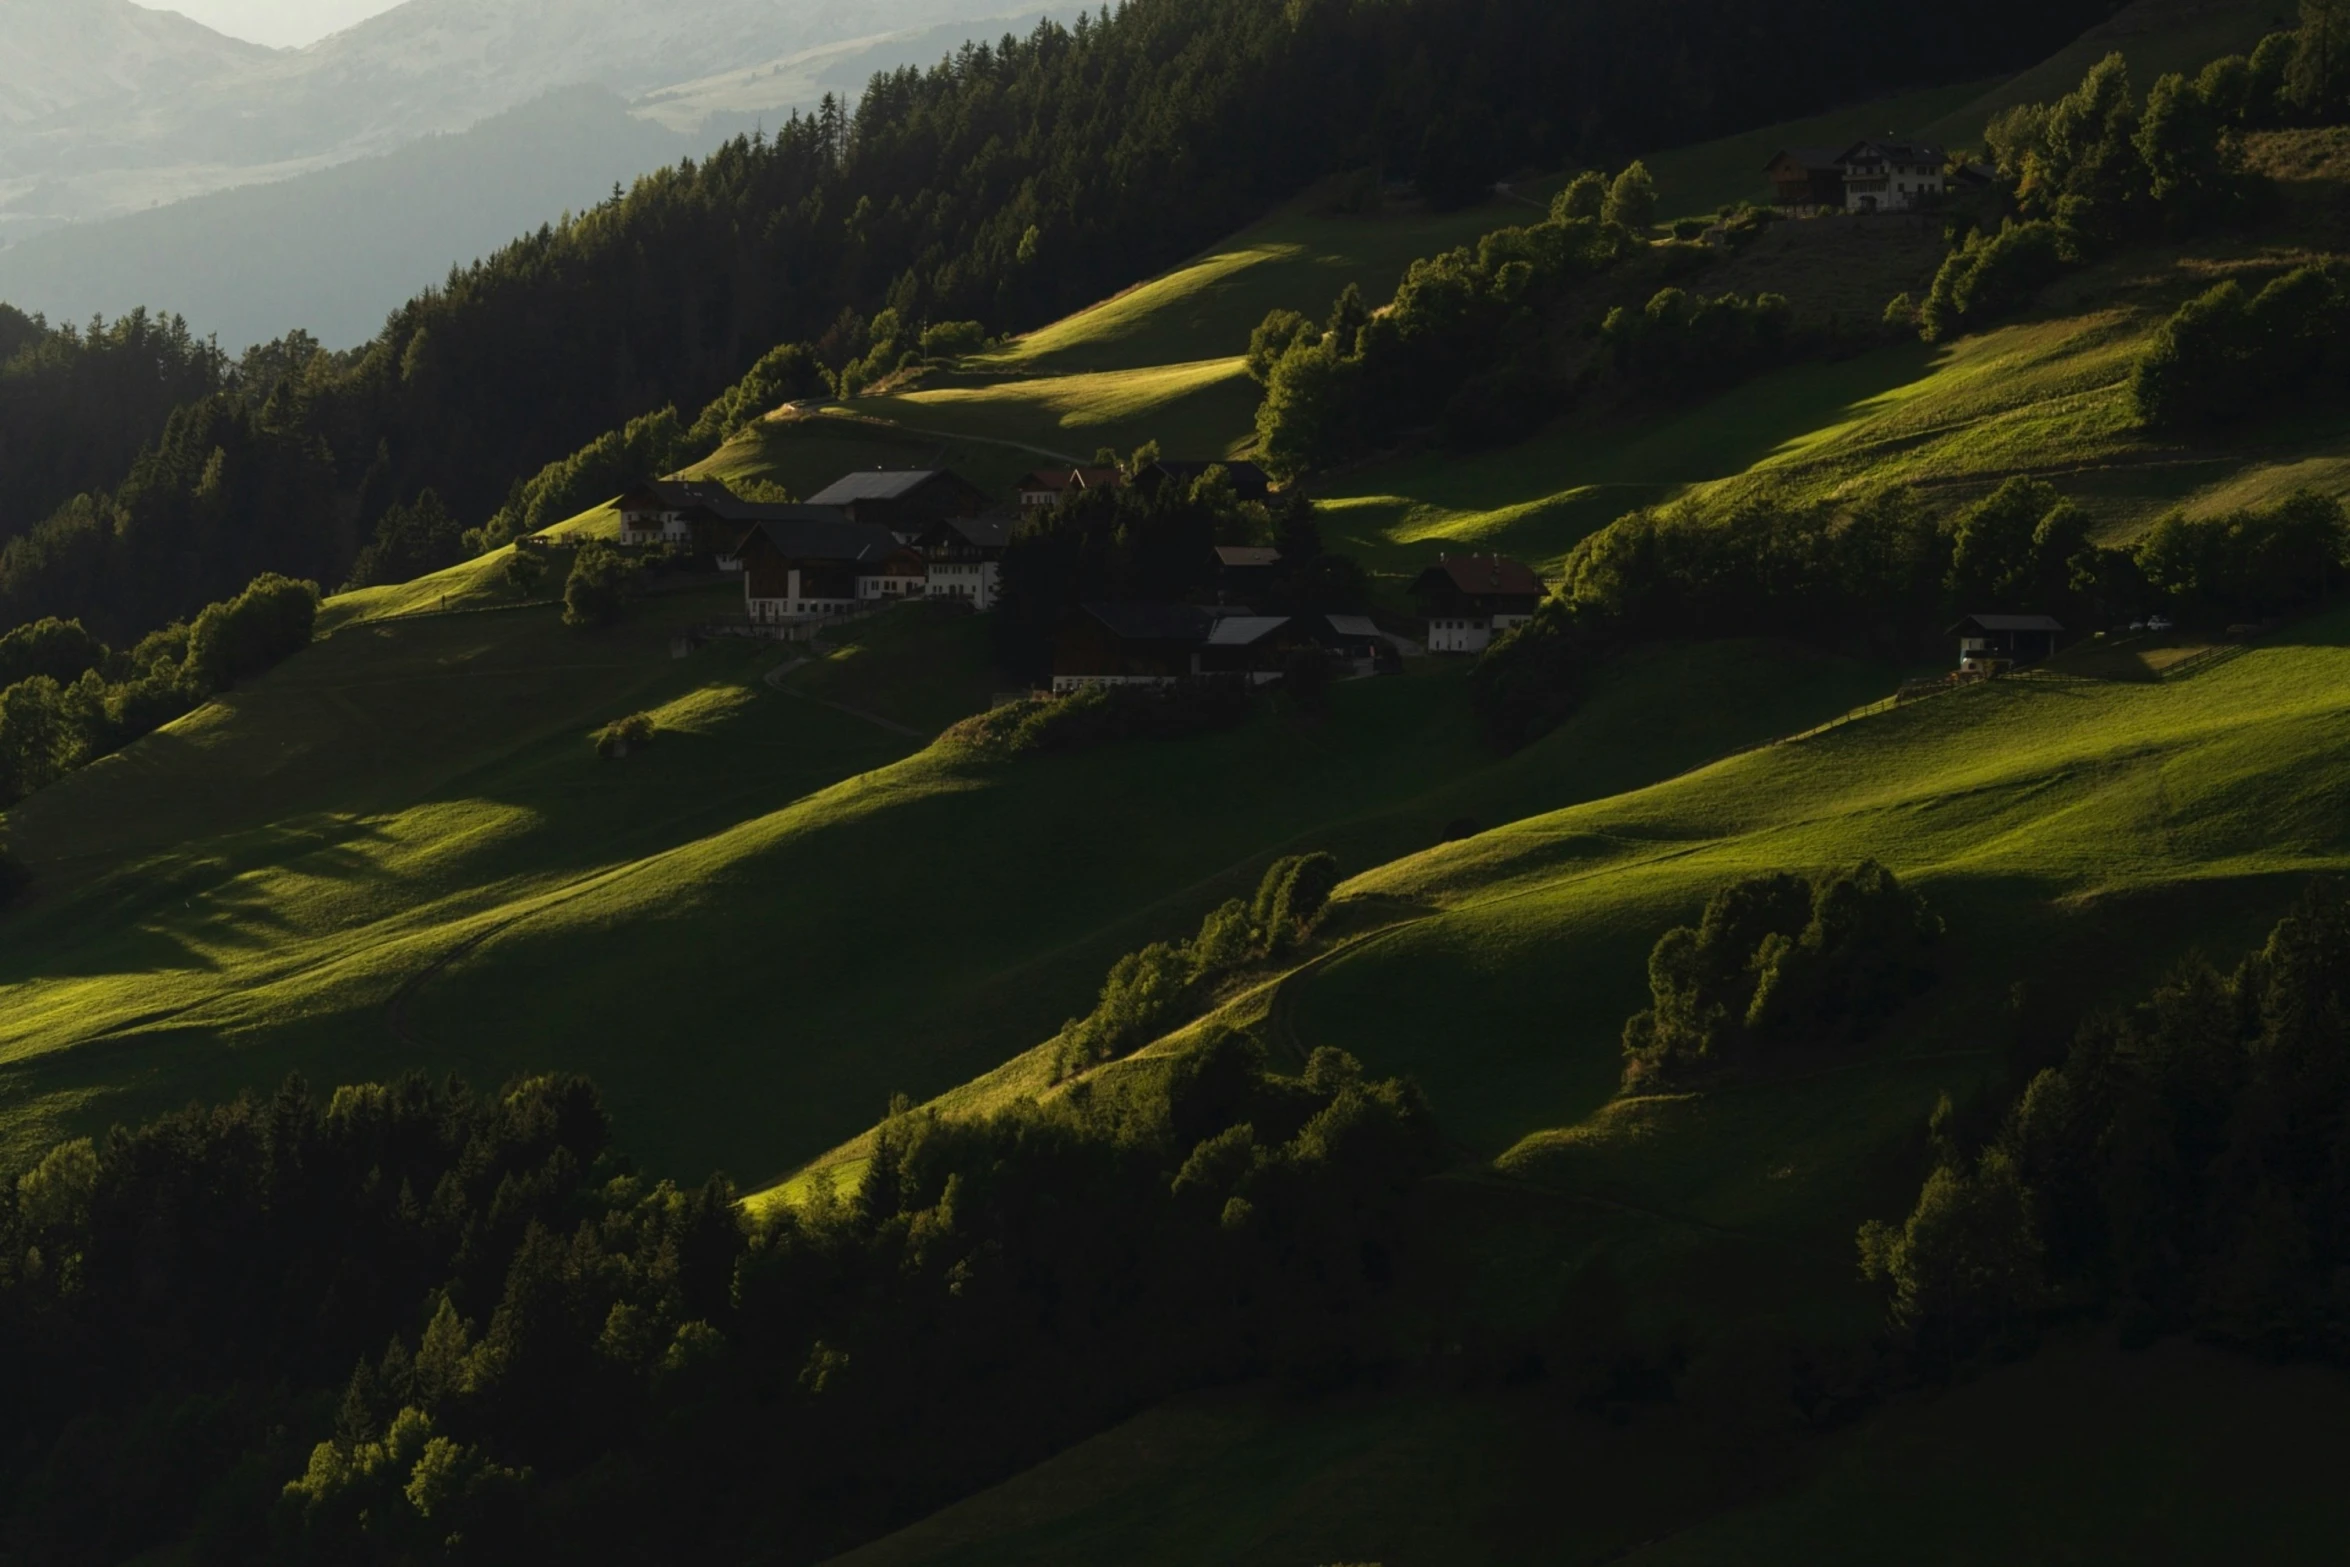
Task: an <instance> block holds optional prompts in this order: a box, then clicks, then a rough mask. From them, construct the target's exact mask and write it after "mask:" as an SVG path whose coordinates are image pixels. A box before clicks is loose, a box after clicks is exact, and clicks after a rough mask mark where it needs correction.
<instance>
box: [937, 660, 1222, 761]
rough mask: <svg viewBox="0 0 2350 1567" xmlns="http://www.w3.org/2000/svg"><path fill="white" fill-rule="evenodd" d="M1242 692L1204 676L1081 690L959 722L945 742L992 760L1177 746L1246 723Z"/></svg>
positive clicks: (1008, 705)
mask: <svg viewBox="0 0 2350 1567" xmlns="http://www.w3.org/2000/svg"><path fill="white" fill-rule="evenodd" d="M1248 712H1249V690H1248V686H1247V685H1246V684H1245V683H1244V682H1243V681H1241V680H1240V679H1238V678H1237V677H1234V678H1216V677H1206V678H1202V679H1197V680H1181V681H1177V682H1175V683H1174V684H1172V685H1163V686H1085V687H1082V688H1080V689H1078V690H1076V691H1072V692H1069V693H1068V694H1067V695H1065V696H1032V697H1029V698H1027V699H1025V700H1023V701H1019V702H1009V703H1006V704H1005V705H1004V706H1002V707H999V708H995V709H993V710H992V711H989V712H985V713H980V714H977V715H975V716H973V717H970V718H966V719H964V720H963V721H962V722H961V723H959V724H956V725H955V726H954V727H953V728H951V729H949V730H948V731H947V732H946V735H945V738H946V739H948V740H951V741H954V742H955V743H957V744H959V745H965V746H969V747H970V748H971V749H973V750H975V751H984V752H987V753H989V754H990V755H995V756H1054V755H1068V754H1071V753H1074V752H1079V751H1091V750H1094V749H1096V748H1098V747H1100V746H1105V745H1115V744H1117V743H1118V742H1120V741H1122V740H1181V739H1185V738H1188V737H1189V736H1192V735H1197V734H1212V733H1214V732H1216V731H1218V730H1222V729H1230V728H1232V727H1233V726H1235V725H1236V724H1238V723H1240V722H1241V720H1243V719H1245V718H1246V717H1248Z"/></svg>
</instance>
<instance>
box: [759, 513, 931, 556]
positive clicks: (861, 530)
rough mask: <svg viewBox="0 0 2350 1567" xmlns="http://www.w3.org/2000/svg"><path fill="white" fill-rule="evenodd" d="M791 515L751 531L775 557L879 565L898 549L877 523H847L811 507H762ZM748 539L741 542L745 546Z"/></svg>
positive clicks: (893, 538) (764, 522)
mask: <svg viewBox="0 0 2350 1567" xmlns="http://www.w3.org/2000/svg"><path fill="white" fill-rule="evenodd" d="M761 509H762V510H766V511H778V512H788V513H792V514H793V515H790V516H783V517H771V518H767V519H764V520H762V521H760V522H758V523H757V524H755V525H754V526H753V527H752V528H751V533H752V534H753V535H754V536H757V537H759V538H762V539H764V540H765V541H766V543H767V544H768V546H769V547H770V548H772V549H773V550H774V551H775V552H776V553H777V554H779V555H784V556H788V557H790V558H791V559H793V560H839V561H853V562H855V563H856V564H858V565H860V566H866V565H879V564H880V563H881V562H883V561H885V560H887V559H888V558H889V557H890V556H892V555H894V554H896V553H897V551H898V549H899V544H898V538H897V535H896V534H894V533H892V532H890V531H889V530H888V529H887V528H885V527H883V526H881V524H879V523H877V522H851V521H849V520H848V519H847V518H845V517H843V516H841V515H840V513H838V512H835V511H826V510H822V509H820V508H817V507H813V506H775V507H762V508H761ZM749 542H750V541H749V539H745V540H744V543H745V545H746V546H747V545H748V544H749Z"/></svg>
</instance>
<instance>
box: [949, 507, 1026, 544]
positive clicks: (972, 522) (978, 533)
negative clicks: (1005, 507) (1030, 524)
mask: <svg viewBox="0 0 2350 1567" xmlns="http://www.w3.org/2000/svg"><path fill="white" fill-rule="evenodd" d="M1017 526H1019V523H1018V520H1017V519H1015V518H1012V517H1007V516H1005V515H1004V514H1003V513H1001V512H985V513H982V514H981V515H979V516H977V517H941V518H939V519H938V521H936V522H935V523H932V524H931V527H932V528H934V529H935V528H952V529H954V530H955V531H956V532H957V533H959V534H961V535H962V536H963V538H964V541H965V542H966V543H970V544H975V545H977V546H978V547H979V548H981V549H1002V548H1003V547H1004V546H1005V545H1007V544H1009V543H1011V542H1012V530H1013V529H1014V528H1015V527H1017Z"/></svg>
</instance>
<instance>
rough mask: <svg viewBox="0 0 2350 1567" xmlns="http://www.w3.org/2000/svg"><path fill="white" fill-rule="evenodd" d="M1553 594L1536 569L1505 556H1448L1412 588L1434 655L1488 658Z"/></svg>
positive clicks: (1429, 570) (1443, 557) (1420, 578)
mask: <svg viewBox="0 0 2350 1567" xmlns="http://www.w3.org/2000/svg"><path fill="white" fill-rule="evenodd" d="M1549 592H1550V590H1549V589H1548V588H1546V587H1544V586H1543V583H1542V579H1541V578H1540V577H1538V576H1536V575H1535V574H1534V568H1532V567H1531V566H1527V565H1525V564H1523V563H1521V562H1519V561H1514V560H1511V559H1509V558H1508V557H1506V556H1502V555H1445V556H1442V557H1440V558H1439V559H1438V560H1437V562H1436V564H1435V565H1433V566H1430V567H1429V568H1428V569H1427V570H1426V571H1423V572H1421V573H1420V575H1419V577H1418V579H1417V580H1415V581H1414V582H1413V583H1412V597H1413V598H1414V599H1416V600H1418V601H1419V605H1420V613H1421V615H1422V616H1423V617H1425V618H1426V620H1427V622H1428V651H1429V652H1431V653H1482V652H1484V651H1485V650H1486V649H1487V648H1488V647H1491V646H1492V645H1493V639H1494V638H1495V637H1497V636H1499V635H1500V634H1501V633H1503V632H1505V631H1508V630H1510V629H1511V628H1513V627H1516V626H1522V625H1524V624H1525V623H1526V622H1527V621H1529V620H1532V619H1533V618H1534V611H1535V610H1536V609H1538V608H1539V607H1541V604H1542V601H1543V599H1544V598H1545V597H1547V596H1548V595H1549Z"/></svg>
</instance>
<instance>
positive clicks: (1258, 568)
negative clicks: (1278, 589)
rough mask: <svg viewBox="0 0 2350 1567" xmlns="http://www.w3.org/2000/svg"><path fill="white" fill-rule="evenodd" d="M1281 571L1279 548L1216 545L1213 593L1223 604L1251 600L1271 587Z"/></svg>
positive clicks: (1250, 545) (1251, 602)
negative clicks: (1214, 586) (1214, 588)
mask: <svg viewBox="0 0 2350 1567" xmlns="http://www.w3.org/2000/svg"><path fill="white" fill-rule="evenodd" d="M1280 573H1281V552H1280V551H1279V550H1276V549H1267V548H1265V547H1263V546H1261V545H1255V544H1219V545H1217V546H1216V597H1217V598H1218V599H1219V600H1220V601H1222V602H1223V603H1226V604H1253V603H1255V602H1256V601H1257V600H1258V599H1259V598H1262V597H1263V596H1264V595H1265V593H1266V592H1267V591H1268V590H1269V589H1271V588H1273V587H1274V586H1275V585H1276V583H1277V581H1278V579H1279V577H1280Z"/></svg>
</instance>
